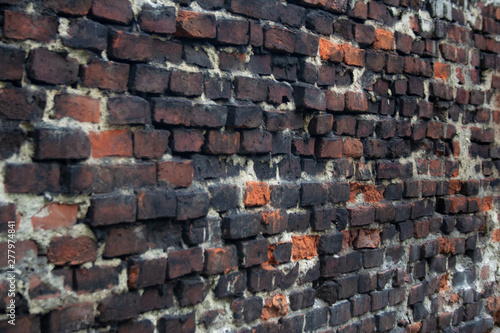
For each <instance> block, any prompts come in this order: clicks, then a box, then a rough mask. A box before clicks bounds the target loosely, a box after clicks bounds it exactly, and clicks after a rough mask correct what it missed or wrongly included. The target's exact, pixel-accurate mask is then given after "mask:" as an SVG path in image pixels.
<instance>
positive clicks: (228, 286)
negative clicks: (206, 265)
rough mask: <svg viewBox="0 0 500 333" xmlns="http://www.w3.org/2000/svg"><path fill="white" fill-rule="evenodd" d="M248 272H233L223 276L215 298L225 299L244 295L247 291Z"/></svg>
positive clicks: (216, 289)
mask: <svg viewBox="0 0 500 333" xmlns="http://www.w3.org/2000/svg"><path fill="white" fill-rule="evenodd" d="M246 285H247V275H246V272H233V273H229V274H224V275H221V277H220V278H219V282H218V284H217V287H216V288H215V297H217V298H225V297H228V296H237V295H242V294H243V291H244V290H245V289H246Z"/></svg>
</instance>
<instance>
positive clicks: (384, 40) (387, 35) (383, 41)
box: [373, 29, 395, 51]
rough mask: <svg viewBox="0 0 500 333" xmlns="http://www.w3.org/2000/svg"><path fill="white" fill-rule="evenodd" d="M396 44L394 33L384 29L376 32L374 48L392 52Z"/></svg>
mask: <svg viewBox="0 0 500 333" xmlns="http://www.w3.org/2000/svg"><path fill="white" fill-rule="evenodd" d="M394 43H395V39H394V33H392V32H390V31H387V30H384V29H377V30H375V42H374V43H373V48H375V49H380V50H387V51H392V50H394Z"/></svg>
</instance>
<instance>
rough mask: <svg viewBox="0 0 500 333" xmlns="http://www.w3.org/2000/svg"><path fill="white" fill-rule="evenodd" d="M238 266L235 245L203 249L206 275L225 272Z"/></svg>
mask: <svg viewBox="0 0 500 333" xmlns="http://www.w3.org/2000/svg"><path fill="white" fill-rule="evenodd" d="M236 268H238V254H237V252H236V247H235V246H234V245H232V246H225V247H217V248H211V249H206V250H205V269H204V270H203V273H205V274H207V275H215V274H226V273H228V272H230V271H232V270H234V269H236Z"/></svg>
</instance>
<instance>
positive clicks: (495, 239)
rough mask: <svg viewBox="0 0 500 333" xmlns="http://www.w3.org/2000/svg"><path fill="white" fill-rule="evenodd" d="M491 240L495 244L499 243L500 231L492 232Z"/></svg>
mask: <svg viewBox="0 0 500 333" xmlns="http://www.w3.org/2000/svg"><path fill="white" fill-rule="evenodd" d="M491 240H492V241H493V242H495V243H498V242H500V229H495V230H493V233H492V234H491Z"/></svg>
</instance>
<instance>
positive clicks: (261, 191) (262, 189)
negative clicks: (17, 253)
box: [244, 181, 271, 207]
mask: <svg viewBox="0 0 500 333" xmlns="http://www.w3.org/2000/svg"><path fill="white" fill-rule="evenodd" d="M270 196H271V193H270V191H269V185H267V183H263V182H255V181H248V182H247V187H246V189H245V199H244V203H245V207H254V206H264V205H266V204H267V203H268V202H269V198H270Z"/></svg>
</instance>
